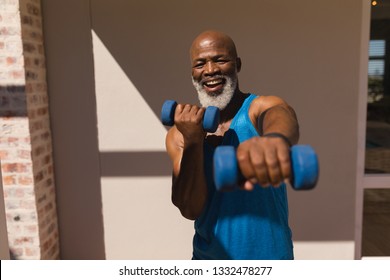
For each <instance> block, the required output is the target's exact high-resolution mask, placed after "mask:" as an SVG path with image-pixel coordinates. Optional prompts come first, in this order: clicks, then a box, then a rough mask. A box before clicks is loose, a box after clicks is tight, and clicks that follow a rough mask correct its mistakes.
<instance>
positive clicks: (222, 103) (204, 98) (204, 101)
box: [192, 76, 237, 110]
mask: <svg viewBox="0 0 390 280" xmlns="http://www.w3.org/2000/svg"><path fill="white" fill-rule="evenodd" d="M223 78H224V79H226V84H225V86H224V87H223V90H222V92H221V93H212V94H208V93H207V92H206V91H205V90H204V89H203V87H202V84H201V83H199V82H197V81H195V80H194V78H192V84H193V85H194V87H195V89H196V91H197V92H198V98H199V102H200V104H201V105H202V107H205V108H207V107H208V106H215V107H217V108H219V110H223V109H225V108H226V106H227V105H228V104H229V102H230V100H232V98H233V95H234V92H235V90H236V87H237V77H233V78H231V77H228V76H223Z"/></svg>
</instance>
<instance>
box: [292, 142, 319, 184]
mask: <svg viewBox="0 0 390 280" xmlns="http://www.w3.org/2000/svg"><path fill="white" fill-rule="evenodd" d="M291 164H292V166H291V168H292V174H293V179H292V185H293V188H294V189H296V190H309V189H312V188H313V187H314V186H315V185H316V183H317V181H318V173H319V166H318V158H317V155H316V153H315V151H314V150H313V148H312V147H311V146H309V145H295V146H292V147H291Z"/></svg>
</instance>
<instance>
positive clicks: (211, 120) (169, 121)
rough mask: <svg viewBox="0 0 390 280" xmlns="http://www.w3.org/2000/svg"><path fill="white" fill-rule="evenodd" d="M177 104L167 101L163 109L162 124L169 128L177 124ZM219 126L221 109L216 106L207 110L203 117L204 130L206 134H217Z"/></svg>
mask: <svg viewBox="0 0 390 280" xmlns="http://www.w3.org/2000/svg"><path fill="white" fill-rule="evenodd" d="M176 106H177V103H176V101H173V100H166V101H165V102H164V104H163V106H162V108H161V122H162V123H163V124H164V125H167V126H173V125H174V124H175V110H176ZM218 124H219V109H218V108H217V107H214V106H209V107H207V108H206V111H205V112H204V116H203V129H204V130H205V131H206V132H215V131H216V130H217V128H218Z"/></svg>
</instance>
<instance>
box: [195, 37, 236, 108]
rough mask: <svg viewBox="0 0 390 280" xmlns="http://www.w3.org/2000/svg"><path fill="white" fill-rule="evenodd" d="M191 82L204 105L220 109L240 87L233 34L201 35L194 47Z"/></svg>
mask: <svg viewBox="0 0 390 280" xmlns="http://www.w3.org/2000/svg"><path fill="white" fill-rule="evenodd" d="M190 55H191V64H192V81H193V84H194V86H195V88H196V90H197V92H198V94H199V99H200V102H201V104H202V106H204V107H207V106H210V105H213V106H217V107H219V108H220V109H221V110H222V109H224V108H225V107H226V105H227V104H228V103H229V101H230V100H231V98H232V96H233V94H234V92H235V91H236V89H237V84H238V81H237V73H238V72H239V71H240V67H241V62H240V59H239V58H238V57H237V53H236V48H235V46H234V43H233V41H232V40H231V39H230V37H228V36H226V35H225V34H222V33H219V32H216V31H208V32H204V33H202V34H201V35H199V36H198V37H197V38H196V39H195V41H194V42H193V44H192V46H191V51H190Z"/></svg>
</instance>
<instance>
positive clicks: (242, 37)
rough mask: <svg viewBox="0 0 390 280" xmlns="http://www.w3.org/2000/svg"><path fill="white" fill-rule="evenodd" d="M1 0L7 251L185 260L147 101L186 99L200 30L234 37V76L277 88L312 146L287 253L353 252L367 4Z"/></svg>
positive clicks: (185, 229) (244, 84)
mask: <svg viewBox="0 0 390 280" xmlns="http://www.w3.org/2000/svg"><path fill="white" fill-rule="evenodd" d="M0 3H1V10H0V11H1V15H0V16H1V17H0V24H1V28H0V51H1V55H0V101H1V109H0V112H1V116H0V118H1V119H0V122H1V135H0V158H1V171H2V184H3V193H4V203H5V214H4V217H5V219H6V224H7V229H8V245H7V246H8V247H9V250H10V252H11V253H12V257H13V258H15V259H189V258H191V243H192V235H193V224H192V222H190V221H186V220H184V218H182V217H181V216H180V214H179V212H178V210H177V209H175V207H174V206H173V205H172V204H171V200H170V180H171V179H170V175H171V168H170V162H169V159H168V157H167V155H166V153H165V147H164V139H165V133H166V129H165V128H164V127H163V126H162V124H161V123H160V121H159V110H160V108H161V105H162V103H163V101H164V100H165V99H175V100H180V101H181V102H191V103H195V102H197V101H196V95H195V93H194V90H193V88H192V84H191V80H190V66H189V58H188V50H189V46H190V43H191V42H192V40H193V38H194V37H195V36H196V35H197V34H198V33H200V32H201V31H203V30H205V29H218V30H221V31H224V32H226V33H228V34H229V35H231V36H232V38H233V39H234V40H235V42H236V44H237V48H238V52H239V55H240V56H241V58H242V61H243V69H242V71H241V73H240V87H241V88H242V89H243V90H244V91H248V92H249V91H250V92H254V93H258V94H269V95H278V96H281V97H282V98H284V99H285V100H287V102H288V103H290V104H291V105H292V107H293V108H294V109H295V110H296V112H297V114H298V118H299V121H300V129H301V140H300V142H301V143H305V144H310V145H312V146H313V147H314V148H315V150H316V151H317V153H318V155H319V159H320V180H319V183H318V186H317V188H316V189H315V190H313V191H310V192H301V193H298V192H294V191H292V190H289V205H290V224H291V227H292V230H293V238H294V246H295V254H296V258H297V259H354V258H360V257H361V245H360V244H361V239H362V236H361V233H362V226H363V225H362V215H363V214H362V209H363V192H364V188H365V183H364V182H365V181H364V145H365V117H366V115H365V114H366V113H365V112H366V106H367V96H366V95H367V65H368V61H367V54H368V41H369V21H370V3H369V1H365V0H361V1H356V0H346V1H342V2H340V1H325V0H324V1H309V0H303V1H287V0H285V1H252V0H245V1H219V0H218V1H212V2H210V1H204V0H198V1H180V0H169V1H163V2H160V1H121V0H116V1H103V0H93V1H91V0H69V1H58V0H41V1H39V0H0ZM206 7H207V9H206ZM178 11H180V12H178ZM215 11H221V12H219V13H215ZM0 206H1V205H0ZM0 218H1V215H0ZM0 221H1V219H0ZM4 223H5V221H4V218H3V224H4ZM2 240H4V239H2ZM7 246H5V248H6V247H7ZM3 251H4V250H3Z"/></svg>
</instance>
